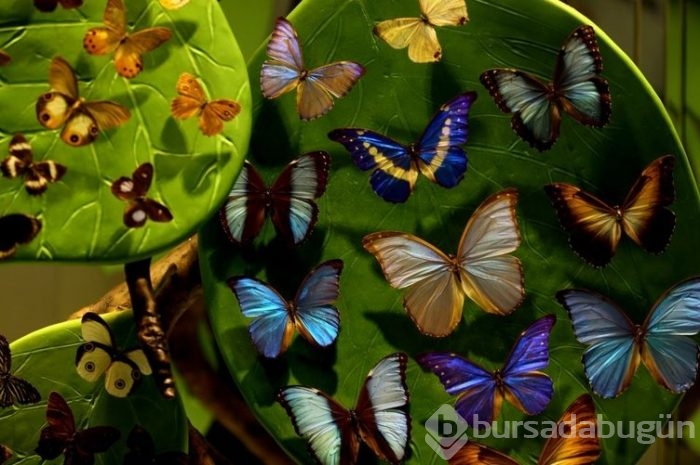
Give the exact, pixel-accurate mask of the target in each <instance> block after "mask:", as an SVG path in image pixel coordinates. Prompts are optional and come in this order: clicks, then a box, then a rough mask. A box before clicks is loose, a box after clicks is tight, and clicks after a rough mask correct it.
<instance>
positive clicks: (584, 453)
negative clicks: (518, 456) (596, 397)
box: [447, 394, 600, 465]
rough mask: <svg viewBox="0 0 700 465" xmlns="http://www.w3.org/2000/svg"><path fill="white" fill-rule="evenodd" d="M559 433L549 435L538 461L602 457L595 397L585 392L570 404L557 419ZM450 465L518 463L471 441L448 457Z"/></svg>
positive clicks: (586, 462)
mask: <svg viewBox="0 0 700 465" xmlns="http://www.w3.org/2000/svg"><path fill="white" fill-rule="evenodd" d="M554 431H555V433H554V434H552V435H551V436H548V437H547V441H546V442H545V443H544V447H543V448H542V452H541V453H540V456H539V458H538V459H537V464H538V465H591V464H593V463H595V462H596V460H598V458H599V457H600V440H599V439H598V432H599V431H598V423H597V419H596V411H595V406H594V405H593V399H591V396H589V395H588V394H583V395H582V396H580V397H579V398H577V399H576V400H575V401H573V402H572V403H571V405H569V407H568V408H567V409H566V411H565V412H564V414H563V415H562V417H561V418H560V419H559V421H558V422H557V425H556V427H555V429H554ZM447 463H448V464H449V465H518V462H516V461H515V460H513V459H512V458H510V457H508V456H507V455H505V454H502V453H501V452H498V451H496V450H494V449H491V448H490V447H487V446H484V445H482V444H479V443H476V442H474V441H469V442H467V443H466V444H465V445H464V447H462V448H461V449H460V450H459V451H457V453H456V454H455V455H453V456H452V457H451V458H450V459H448V460H447Z"/></svg>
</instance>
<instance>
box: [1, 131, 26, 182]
mask: <svg viewBox="0 0 700 465" xmlns="http://www.w3.org/2000/svg"><path fill="white" fill-rule="evenodd" d="M9 149H10V156H9V157H7V158H5V159H4V160H3V161H2V163H0V171H2V174H3V176H6V177H8V178H10V179H14V178H16V177H18V176H22V175H24V174H25V173H27V171H28V168H29V167H30V166H31V164H32V147H31V145H29V142H27V139H26V138H25V137H24V136H23V135H22V134H15V135H14V136H13V137H12V140H11V141H10V146H9Z"/></svg>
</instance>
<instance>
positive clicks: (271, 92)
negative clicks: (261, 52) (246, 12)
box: [260, 18, 304, 99]
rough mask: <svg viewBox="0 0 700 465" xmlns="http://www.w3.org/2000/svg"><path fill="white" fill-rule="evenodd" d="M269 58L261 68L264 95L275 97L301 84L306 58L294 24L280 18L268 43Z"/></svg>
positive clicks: (261, 83)
mask: <svg viewBox="0 0 700 465" xmlns="http://www.w3.org/2000/svg"><path fill="white" fill-rule="evenodd" d="M267 56H268V59H267V60H265V62H264V63H263V65H262V69H261V70H260V88H261V89H262V93H263V96H265V98H268V99H274V98H277V97H279V96H280V95H282V94H285V93H287V92H290V91H292V90H294V89H296V87H297V86H298V85H299V82H300V80H299V79H300V77H301V73H302V71H304V58H303V55H302V53H301V47H300V45H299V39H298V38H297V33H296V31H295V30H294V27H293V26H292V24H291V23H290V22H289V21H287V20H286V19H284V18H278V19H277V22H276V23H275V28H274V29H273V31H272V36H271V37H270V42H269V43H268V44H267Z"/></svg>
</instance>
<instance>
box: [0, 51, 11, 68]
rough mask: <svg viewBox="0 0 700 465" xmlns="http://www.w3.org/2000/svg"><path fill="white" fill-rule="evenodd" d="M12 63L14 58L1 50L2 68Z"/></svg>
mask: <svg viewBox="0 0 700 465" xmlns="http://www.w3.org/2000/svg"><path fill="white" fill-rule="evenodd" d="M11 61H12V57H11V56H10V54H9V53H7V52H6V51H5V50H0V66H5V65H7V64H9V63H10V62H11Z"/></svg>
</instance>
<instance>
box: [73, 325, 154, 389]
mask: <svg viewBox="0 0 700 465" xmlns="http://www.w3.org/2000/svg"><path fill="white" fill-rule="evenodd" d="M81 323H82V324H81V326H80V332H81V334H82V336H83V339H84V340H85V343H84V344H82V345H81V346H80V347H78V351H77V353H76V355H75V367H76V369H77V370H78V374H79V375H80V377H81V378H83V379H84V380H86V381H88V382H90V383H94V382H95V381H97V380H98V379H99V377H100V376H102V375H103V374H104V375H105V390H106V391H107V392H108V393H109V394H111V395H113V396H115V397H126V396H128V395H129V393H131V391H132V390H133V388H134V387H135V385H136V384H137V383H138V382H139V381H140V380H141V377H142V376H143V375H150V374H151V365H150V364H149V363H148V360H147V359H146V354H144V352H143V350H142V349H131V350H124V351H123V350H119V349H118V348H117V346H116V344H115V342H114V335H113V334H112V330H111V329H110V327H109V325H108V324H107V323H106V322H105V321H104V320H103V319H102V318H100V317H99V315H97V314H95V313H86V314H85V315H83V318H82V320H81Z"/></svg>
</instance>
